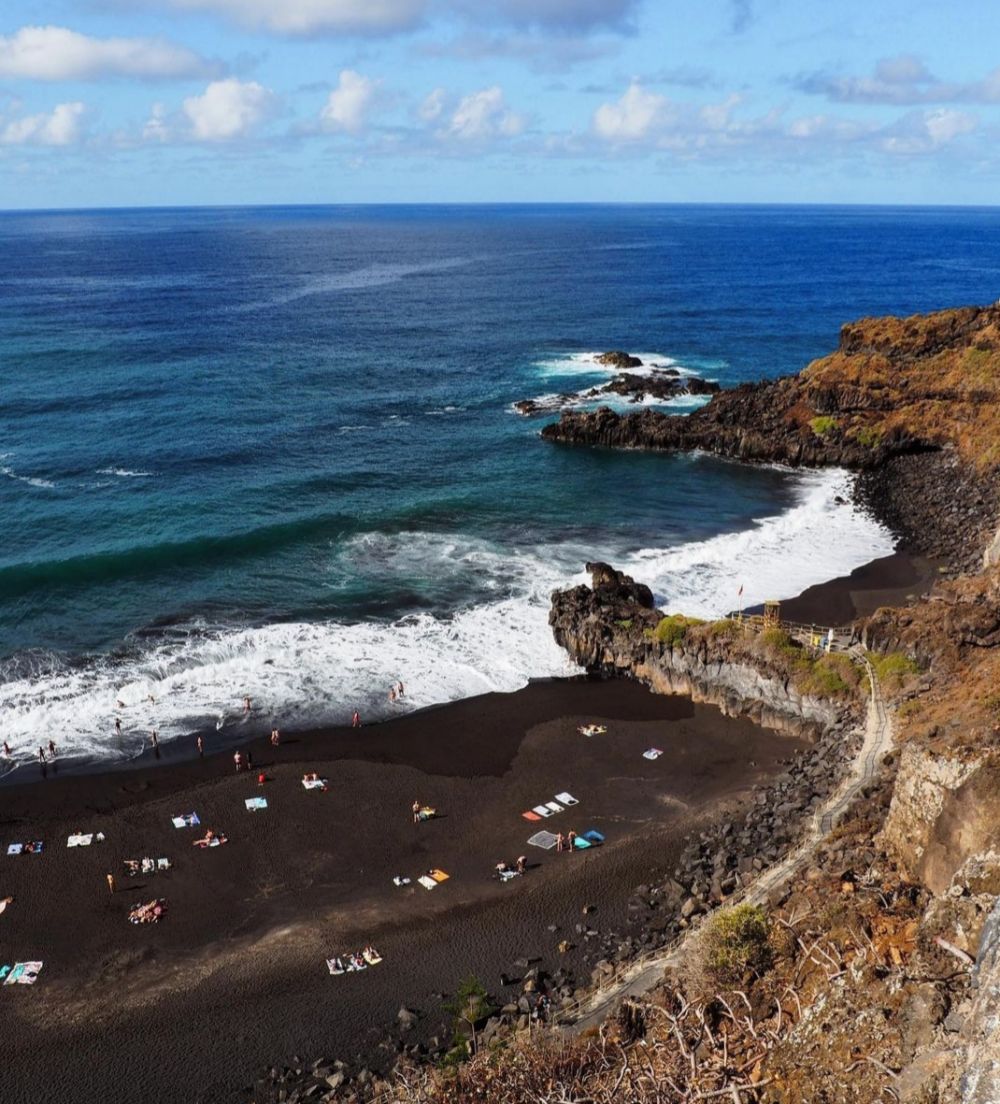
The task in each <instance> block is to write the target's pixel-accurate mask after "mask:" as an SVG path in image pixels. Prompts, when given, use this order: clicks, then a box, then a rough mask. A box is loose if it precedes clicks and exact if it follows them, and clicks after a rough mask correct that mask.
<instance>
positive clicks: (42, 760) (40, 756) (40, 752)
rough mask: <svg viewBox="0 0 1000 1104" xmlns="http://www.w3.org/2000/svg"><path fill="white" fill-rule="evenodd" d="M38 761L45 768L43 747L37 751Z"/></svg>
mask: <svg viewBox="0 0 1000 1104" xmlns="http://www.w3.org/2000/svg"><path fill="white" fill-rule="evenodd" d="M38 761H39V763H41V764H42V766H45V748H43V747H40V748H39V749H38Z"/></svg>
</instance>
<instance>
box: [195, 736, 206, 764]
mask: <svg viewBox="0 0 1000 1104" xmlns="http://www.w3.org/2000/svg"><path fill="white" fill-rule="evenodd" d="M196 743H197V745H198V758H199V759H204V758H205V741H204V740H203V739H202V738H201V737H200V736H199V737H198V739H197V741H196Z"/></svg>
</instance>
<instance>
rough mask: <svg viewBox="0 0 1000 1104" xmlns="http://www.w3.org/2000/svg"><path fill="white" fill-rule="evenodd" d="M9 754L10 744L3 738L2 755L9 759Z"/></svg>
mask: <svg viewBox="0 0 1000 1104" xmlns="http://www.w3.org/2000/svg"><path fill="white" fill-rule="evenodd" d="M10 756H11V750H10V744H8V743H7V741H6V740H4V742H3V757H4V759H9V758H10Z"/></svg>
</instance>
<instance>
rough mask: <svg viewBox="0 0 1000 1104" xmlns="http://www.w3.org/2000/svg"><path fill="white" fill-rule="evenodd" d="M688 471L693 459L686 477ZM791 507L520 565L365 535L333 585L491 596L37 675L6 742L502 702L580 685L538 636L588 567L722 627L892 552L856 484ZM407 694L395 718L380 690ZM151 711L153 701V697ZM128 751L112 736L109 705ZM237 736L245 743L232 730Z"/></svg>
mask: <svg viewBox="0 0 1000 1104" xmlns="http://www.w3.org/2000/svg"><path fill="white" fill-rule="evenodd" d="M692 462H693V463H697V462H698V460H697V459H695V460H693V461H692ZM801 478H802V482H801V493H800V496H799V500H798V502H797V503H796V505H795V506H794V507H793V508H792V509H790V510H788V511H787V512H785V513H783V514H781V515H778V516H776V517H769V518H764V519H761V520H760V521H758V522H756V523H755V524H754V525H753V526H752V527H751V528H749V529H747V530H745V531H742V532H738V533H731V534H724V535H721V536H717V537H713V538H711V539H709V540H705V541H699V542H692V543H688V544H682V545H679V546H677V547H674V548H646V549H641V550H633V551H631V552H625V551H623V550H622V549H621V548H617V549H616V548H614V547H606V548H600V547H593V546H587V547H584V546H582V545H569V544H558V545H545V546H540V547H534V548H522V549H521V550H519V551H514V550H508V549H503V548H498V547H496V546H494V545H491V544H490V543H488V542H486V541H484V540H479V539H472V538H466V537H463V536H454V537H449V536H442V535H440V534H426V533H414V532H410V533H400V534H396V535H394V536H388V535H385V534H381V533H370V534H363V535H360V536H357V537H355V538H353V539H352V540H351V541H348V542H346V543H345V544H344V545H343V546H342V547H341V548H340V550H339V551H338V552H337V553H336V554H335V559H334V561H332V562H331V585H334V586H335V585H337V583H336V579H337V578H339V577H340V576H342V575H343V574H344V571H345V568H346V569H347V574H355V575H357V574H360V575H363V576H365V577H366V578H369V579H372V578H376V579H377V578H378V577H380V576H384V577H385V578H387V579H390V578H391V579H404V580H405V579H411V578H432V577H433V578H434V579H435V581H436V582H437V583H439V584H440V585H441V586H442V587H443V588H444V590H445V591H449V590H451V589H453V588H454V587H455V586H456V585H457V584H460V583H461V582H462V581H463V580H465V581H467V582H468V584H469V586H470V590H471V588H472V587H473V586H475V587H476V588H477V589H478V593H479V594H480V595H482V593H483V591H484V590H485V591H486V592H487V593H488V594H492V595H493V597H487V598H485V600H484V599H482V598H481V599H480V600H479V601H477V602H476V603H475V604H472V605H469V606H467V607H466V608H462V609H458V610H456V611H455V612H454V613H453V614H451V615H450V616H440V615H435V614H431V613H422V614H419V615H415V616H409V617H404V618H401V619H399V620H397V621H394V622H391V623H388V622H385V621H363V622H352V623H347V622H340V621H325V622H315V623H303V622H295V623H279V624H271V625H264V626H260V627H252V628H231V627H230V628H227V627H210V626H206V625H204V624H192V625H189V626H186V627H185V628H184V630H179V629H174V630H172V631H171V633H170V636H169V638H168V639H164V640H159V641H148V642H145V643H144V644H143V645H142V649H141V651H140V652H139V653H138V654H136V655H134V656H133V657H131V658H129V659H127V660H124V661H122V660H113V659H111V658H105V659H101V660H98V661H97V662H94V663H92V664H88V665H85V666H76V665H74V666H72V667H71V666H68V665H59V664H51V663H50V664H47V665H46V666H45V667H44V668H43V669H42V670H36V671H33V672H32V673H31V674H24V673H18V674H16V675H13V674H12V676H11V677H10V678H9V680H8V681H7V682H4V683H0V730H2V732H3V734H4V737H5V739H7V741H8V742H9V743H10V744H11V745H12V747H13V748H14V751H15V754H16V756H17V757H18V759H19V760H20V761H28V760H30V759H31V756H32V752H34V751H36V750H37V747H38V744H39V743H41V742H44V740H47V739H48V738H49V737H50V736H51V737H52V738H53V739H54V740H55V741H56V743H57V744H58V745H59V746H60V749H61V751H62V752H63V753H68V752H87V753H91V754H98V755H119V756H120V755H129V754H134V753H135V752H136V751H137V750H138V749H139V748H140V747H142V746H143V744H144V743H146V742H148V738H149V732H150V730H151V729H153V728H155V729H157V730H158V732H159V734H160V737H161V740H164V739H167V738H169V737H176V736H180V735H183V734H186V733H190V732H191V731H193V730H194V729H197V728H204V727H210V726H213V725H214V724H215V721H216V718H218V717H220V716H222V717H223V718H224V721H223V729H224V730H227V729H229V728H230V727H231V726H233V725H237V724H240V723H241V722H242V716H241V712H240V703H241V700H242V697H243V695H244V694H250V695H251V696H252V697H253V699H254V703H255V708H256V710H258V712H257V713H256V714H255V717H254V718H253V720H254V723H256V724H258V725H260V726H263V725H266V724H269V723H270V722H271V720H272V718H273V719H274V720H275V721H277V722H278V723H280V724H282V725H285V726H287V727H294V726H296V725H307V724H317V723H322V722H326V721H340V722H344V721H346V720H347V719H348V718H349V716H350V713H351V710H352V709H354V708H358V709H360V710H361V712H362V716H363V718H366V719H375V718H378V717H384V716H386V715H388V714H389V713H390V711H400V710H404V709H412V708H415V707H420V706H426V705H431V704H434V703H438V702H445V701H452V700H455V699H457V698H462V697H467V696H469V695H472V694H479V693H483V692H486V691H490V690H497V691H510V690H515V689H517V688H519V687H521V686H524V685H525V684H526V682H527V681H528V679H529V678H532V677H544V676H552V675H564V674H569V673H572V671H573V670H574V669H573V667H572V665H571V664H570V663H569V662H568V660H567V658H566V656H565V654H564V653H563V652H562V651H561V650H560V649H559V648H557V647H556V645H555V643H554V642H553V639H552V634H551V630H550V629H549V626H548V620H547V617H548V608H549V596H550V593H551V591H552V590H553V589H554V588H555V587H557V586H564V585H567V584H572V583H575V582H580V581H583V578H584V577H583V574H582V570H581V569H582V565H583V563H584V561H585V560H586V559H591V558H595V557H598V558H603V559H607V560H609V561H611V562H612V563H614V564H615V565H616V566H619V567H621V568H623V569H625V570H626V571H628V572H629V573H630V574H632V575H634V576H635V577H636V578H637V579H639V580H640V581H643V582H647V583H649V584H650V586H652V588H653V591H654V593H655V594H656V597H657V601H658V603H659V604H660V605H662V606H663V607H664V608H666V609H668V610H683V611H685V612H688V613H691V614H696V615H702V616H718V615H720V614H722V613H725V612H727V611H728V610H730V609H732V608H734V607H735V606H736V605H737V603H738V597H737V595H738V591H739V587H740V586H741V585H743V587H744V593H743V603H744V605H746V606H749V605H753V604H756V603H758V602H761V601H763V600H764V599H765V598H784V597H789V596H791V595H793V594H796V593H798V592H800V591H801V590H803V589H805V588H806V587H808V586H811V585H813V584H815V583H819V582H822V581H824V580H826V579H829V578H832V577H835V576H838V575H843V574H846V573H848V572H850V571H852V570H853V569H854V568H855V567H858V566H860V565H861V564H863V563H865V562H867V561H868V560H870V559H873V558H874V557H876V556H880V555H885V554H888V553H889V552H890V551H891V550H892V539H891V537H890V535H889V533H888V532H887V531H886V530H884V529H882V528H881V527H880V526H878V525H877V524H875V523H874V522H873V521H872V520H871V519H870V518H869V517H867V516H866V515H865V514H863V513H862V512H860V511H858V510H856V509H855V508H854V507H852V506H851V505H849V504H847V503H845V502H841V503H838V502H837V501H836V500H837V498H838V497H844V498H846V496H847V492H848V490H849V487H850V477H849V476H848V475H847V474H846V473H843V472H836V471H833V472H831V471H826V472H814V473H808V474H805V475H803V476H802V477H801ZM396 679H402V680H403V681H404V683H405V684H406V698H405V699H404V700H403V703H400V704H397V705H395V706H390V705H389V703H388V701H387V698H386V691H387V688H388V686H389V685H390V683H392V682H393V681H395V680H396ZM151 695H152V697H153V698H154V699H155V700H153V701H150V700H149V698H150V696H151ZM117 700H121V701H122V702H124V704H125V708H124V709H123V710H121V711H120V715H121V718H122V726H123V730H124V733H125V735H124V737H123V739H122V741H118V740H117V739H116V738H115V736H114V735H113V731H114V717H115V715H116V709H115V703H116V701H117ZM237 731H238V730H237Z"/></svg>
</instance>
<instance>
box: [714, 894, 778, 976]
mask: <svg viewBox="0 0 1000 1104" xmlns="http://www.w3.org/2000/svg"><path fill="white" fill-rule="evenodd" d="M770 936H771V925H770V922H769V921H768V919H767V915H766V914H765V912H764V910H763V909H762V908H759V907H758V906H757V905H746V904H744V905H737V906H736V907H735V908H731V909H722V910H721V911H719V912H717V913H716V914H715V916H714V917H713V918H712V919H711V920H710V921H709V923H708V925H707V928H706V931H705V970H706V972H707V973H708V974H709V975H710V976H711V978H712V979H713V980H714V981H715V982H716V983H717V984H720V985H739V984H740V983H741V982H742V980H743V977H744V975H745V974H747V973H751V974H754V975H756V976H757V977H759V976H760V975H761V974H764V973H766V972H767V971H768V970H769V969H770V968H771V964H772V962H773V961H774V952H773V950H772V948H771V939H770Z"/></svg>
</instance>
